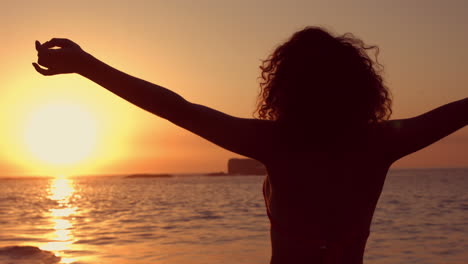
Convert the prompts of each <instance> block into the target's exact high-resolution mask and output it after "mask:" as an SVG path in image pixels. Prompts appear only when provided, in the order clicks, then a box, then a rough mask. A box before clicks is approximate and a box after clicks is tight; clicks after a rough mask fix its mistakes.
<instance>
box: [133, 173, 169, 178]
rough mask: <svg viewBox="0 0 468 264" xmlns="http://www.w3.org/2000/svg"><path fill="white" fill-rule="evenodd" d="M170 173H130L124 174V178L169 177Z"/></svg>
mask: <svg viewBox="0 0 468 264" xmlns="http://www.w3.org/2000/svg"><path fill="white" fill-rule="evenodd" d="M170 177H172V175H171V174H163V173H160V174H132V175H128V176H125V178H170Z"/></svg>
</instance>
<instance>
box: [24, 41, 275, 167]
mask: <svg viewBox="0 0 468 264" xmlns="http://www.w3.org/2000/svg"><path fill="white" fill-rule="evenodd" d="M55 47H58V49H56V48H55ZM36 49H37V51H38V63H39V64H40V65H41V66H44V67H46V68H42V67H40V66H39V65H38V64H37V63H33V66H34V67H35V69H36V70H37V71H38V72H39V73H41V74H43V75H56V74H63V73H78V74H80V75H82V76H84V77H86V78H88V79H90V80H91V81H93V82H95V83H97V84H99V85H101V86H102V87H104V88H106V89H107V90H109V91H111V92H112V93H114V94H116V95H118V96H120V97H122V98H123V99H125V100H127V101H129V102H130V103H133V104H135V105H137V106H139V107H141V108H143V109H145V110H147V111H149V112H151V113H153V114H155V115H157V116H160V117H162V118H165V119H167V120H169V121H171V122H172V123H174V124H176V125H178V126H180V127H183V128H185V129H187V130H189V131H191V132H193V133H195V134H197V135H199V136H201V137H203V138H205V139H207V140H209V141H211V142H213V143H214V144H217V145H219V146H221V147H223V148H225V149H227V150H230V151H233V152H236V153H238V154H241V155H244V156H248V157H251V158H254V159H257V160H260V161H263V162H264V161H265V160H267V159H268V155H270V154H271V153H272V145H273V144H272V143H273V132H274V126H275V125H274V122H271V121H265V120H256V119H245V118H237V117H233V116H230V115H227V114H224V113H222V112H219V111H216V110H214V109H211V108H208V107H205V106H202V105H197V104H193V103H190V102H188V101H187V100H185V99H184V98H182V97H181V96H180V95H178V94H176V93H174V92H172V91H170V90H168V89H166V88H164V87H161V86H159V85H156V84H153V83H150V82H147V81H144V80H141V79H138V78H136V77H133V76H130V75H128V74H126V73H124V72H121V71H119V70H117V69H115V68H113V67H111V66H109V65H107V64H105V63H104V62H102V61H100V60H98V59H96V58H94V57H93V56H91V55H90V54H88V53H86V52H84V51H83V50H82V49H81V48H80V46H78V45H77V44H76V43H74V42H72V41H71V40H68V39H52V40H51V41H48V42H46V43H44V44H42V45H41V44H40V43H39V42H36Z"/></svg>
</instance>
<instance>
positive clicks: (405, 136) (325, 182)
mask: <svg viewBox="0 0 468 264" xmlns="http://www.w3.org/2000/svg"><path fill="white" fill-rule="evenodd" d="M53 47H59V48H60V49H52V48H53ZM36 49H37V51H38V57H39V60H38V63H39V64H40V65H42V66H44V67H46V68H41V67H40V66H39V65H38V64H36V63H34V67H35V68H36V70H37V71H38V72H39V73H41V74H43V75H55V74H61V73H78V74H81V75H83V76H84V77H86V78H88V79H90V80H91V81H93V82H96V83H97V84H99V85H101V86H103V87H104V88H106V89H108V90H109V91H111V92H113V93H115V94H116V95H118V96H120V97H122V98H124V99H125V100H127V101H129V102H131V103H133V104H135V105H137V106H139V107H141V108H143V109H145V110H147V111H149V112H151V113H153V114H155V115H158V116H160V117H162V118H165V119H167V120H169V121H171V122H172V123H174V124H176V125H178V126H180V127H182V128H185V129H187V130H190V131H192V132H193V133H195V134H197V135H199V136H201V137H203V138H205V139H207V140H209V141H211V142H213V143H215V144H217V145H219V146H221V147H223V148H225V149H228V150H230V151H233V152H236V153H239V154H240V155H244V156H247V157H251V158H254V159H256V160H259V161H261V162H262V163H263V164H265V166H266V168H267V170H268V176H267V177H266V179H265V182H264V187H263V189H264V196H265V202H266V206H267V213H268V216H269V218H270V221H271V243H272V257H271V263H275V264H276V263H343V264H355V263H356V264H357V263H362V261H363V254H364V249H365V245H366V241H367V238H368V236H369V227H370V224H371V220H372V215H373V213H374V209H375V207H376V204H377V200H378V198H379V196H380V193H381V191H382V186H383V183H384V180H385V176H386V174H387V170H388V168H389V167H390V165H391V164H392V163H393V162H394V161H396V160H398V159H399V158H401V157H403V156H405V155H408V154H410V153H412V152H415V151H417V150H419V149H421V148H424V147H426V146H428V145H430V144H432V143H434V142H436V141H437V140H439V139H441V138H443V137H445V136H447V135H449V134H450V133H452V132H454V131H455V130H457V129H460V128H462V127H464V126H465V125H467V123H468V99H464V100H460V101H457V102H453V103H450V104H447V105H445V106H442V107H440V108H437V109H435V110H432V111H430V112H428V113H425V114H423V115H421V116H418V117H414V118H409V119H402V120H391V121H388V118H389V117H390V114H391V109H390V106H391V99H390V97H389V92H388V90H387V88H386V87H385V85H384V83H383V81H382V77H381V76H380V75H379V73H380V65H379V64H378V63H376V62H375V61H373V60H372V59H371V58H370V57H369V56H368V55H367V51H368V50H372V49H374V50H375V49H377V47H375V46H367V45H365V44H364V43H363V42H362V41H361V40H359V39H357V38H355V37H354V36H353V35H352V34H345V35H342V36H337V37H336V36H333V35H331V34H330V33H329V32H327V31H325V30H324V29H322V28H318V27H307V28H305V29H304V30H301V31H299V32H296V33H295V34H294V35H293V36H292V37H291V39H290V40H288V41H287V42H285V43H284V44H282V45H280V46H279V47H278V48H276V50H275V51H274V52H273V54H271V55H270V57H269V58H268V59H266V60H265V61H264V62H263V64H262V66H261V67H260V68H261V70H262V74H261V80H262V82H261V84H260V86H261V88H262V89H261V94H260V96H259V105H258V117H259V119H245V118H237V117H233V116H230V115H227V114H224V113H221V112H218V111H216V110H213V109H211V108H208V107H205V106H202V105H198V104H194V103H191V102H189V101H186V100H185V99H184V98H182V97H181V96H179V95H178V94H175V93H174V92H172V91H170V90H167V89H165V88H163V87H161V86H158V85H155V84H152V83H149V82H146V81H144V80H141V79H138V78H135V77H132V76H130V75H127V74H125V73H123V72H120V71H118V70H116V69H114V68H112V67H110V66H108V65H106V64H105V63H103V62H101V61H99V60H98V59H96V58H94V57H93V56H91V55H90V54H88V53H86V52H84V51H83V50H82V49H81V48H80V47H79V46H78V45H77V44H75V43H74V42H72V41H70V40H67V39H52V40H50V41H48V42H46V43H44V44H42V45H41V44H40V43H39V42H36Z"/></svg>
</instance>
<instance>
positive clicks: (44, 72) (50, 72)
mask: <svg viewBox="0 0 468 264" xmlns="http://www.w3.org/2000/svg"><path fill="white" fill-rule="evenodd" d="M32 65H33V66H34V69H36V71H37V72H38V73H40V74H42V75H45V76H49V75H54V74H56V73H55V72H54V71H53V70H51V69H44V68H41V66H39V64H37V63H35V62H33V64H32Z"/></svg>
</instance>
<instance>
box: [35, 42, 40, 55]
mask: <svg viewBox="0 0 468 264" xmlns="http://www.w3.org/2000/svg"><path fill="white" fill-rule="evenodd" d="M35 45H36V50H37V51H38V52H39V50H40V49H41V43H40V42H39V41H37V40H36V42H35Z"/></svg>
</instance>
